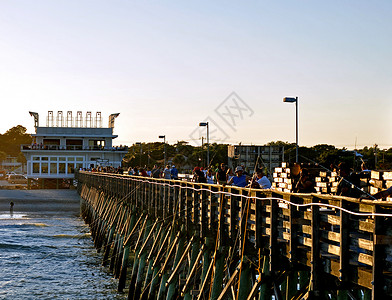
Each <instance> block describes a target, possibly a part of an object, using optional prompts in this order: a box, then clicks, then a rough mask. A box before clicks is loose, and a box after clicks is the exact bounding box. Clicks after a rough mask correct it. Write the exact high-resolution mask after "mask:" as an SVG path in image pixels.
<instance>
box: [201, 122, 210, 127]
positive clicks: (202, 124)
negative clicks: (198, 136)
mask: <svg viewBox="0 0 392 300" xmlns="http://www.w3.org/2000/svg"><path fill="white" fill-rule="evenodd" d="M199 126H208V122H201V123H199Z"/></svg>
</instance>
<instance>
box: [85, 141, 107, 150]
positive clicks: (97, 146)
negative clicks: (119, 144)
mask: <svg viewBox="0 0 392 300" xmlns="http://www.w3.org/2000/svg"><path fill="white" fill-rule="evenodd" d="M88 145H89V147H90V148H92V149H102V148H105V140H89V141H88Z"/></svg>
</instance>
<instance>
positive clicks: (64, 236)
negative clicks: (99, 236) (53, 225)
mask: <svg viewBox="0 0 392 300" xmlns="http://www.w3.org/2000/svg"><path fill="white" fill-rule="evenodd" d="M90 236H91V234H90V233H84V234H76V235H73V234H56V235H54V236H53V237H54V238H59V239H86V238H90Z"/></svg>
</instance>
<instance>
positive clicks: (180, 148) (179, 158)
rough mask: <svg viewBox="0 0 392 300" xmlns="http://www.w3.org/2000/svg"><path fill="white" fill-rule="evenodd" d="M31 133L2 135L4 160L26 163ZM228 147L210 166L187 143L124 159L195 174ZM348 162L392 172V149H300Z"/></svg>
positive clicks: (153, 146) (325, 160)
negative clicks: (24, 150) (171, 166)
mask: <svg viewBox="0 0 392 300" xmlns="http://www.w3.org/2000/svg"><path fill="white" fill-rule="evenodd" d="M26 131H27V129H26V128H25V127H23V126H22V125H17V126H15V127H12V128H10V129H9V130H7V131H6V132H5V133H4V134H0V160H1V161H3V160H4V159H6V158H7V157H8V156H10V157H16V158H17V159H18V161H19V162H25V161H26V159H25V157H24V156H23V154H22V153H21V151H20V149H21V147H20V146H21V145H22V144H31V142H32V140H33V139H32V136H31V135H30V134H28V133H26ZM227 146H228V145H227V144H216V143H212V144H210V162H209V163H208V162H207V161H206V157H207V147H206V145H204V146H192V145H190V144H189V143H188V142H186V141H178V142H176V143H174V144H164V143H163V142H152V143H137V144H133V145H132V146H130V147H129V148H128V149H129V150H128V153H127V154H126V155H125V157H124V159H123V166H124V167H130V166H131V167H135V166H139V167H140V166H142V167H144V166H147V167H150V168H152V167H153V166H154V164H159V165H161V166H163V164H164V162H165V152H166V163H170V164H174V165H176V166H177V168H178V169H179V170H181V171H186V170H191V169H192V168H193V167H195V166H200V167H206V166H208V165H210V166H213V167H216V166H217V165H218V164H220V163H222V162H223V163H227V161H228V156H227ZM267 146H284V149H285V150H284V154H285V161H288V162H294V161H295V143H288V142H283V141H276V142H270V143H268V144H267ZM343 161H344V162H346V163H347V164H349V165H350V166H352V168H353V169H354V170H356V171H357V170H359V169H360V167H361V164H362V163H365V164H366V167H367V168H368V169H372V170H377V169H378V170H390V169H392V148H389V149H380V148H378V146H377V145H374V146H372V147H364V148H362V149H356V150H354V151H353V150H348V149H347V148H345V147H343V148H336V147H335V146H333V145H327V144H319V145H315V146H312V147H304V146H301V147H299V162H303V163H312V162H313V163H318V164H321V165H323V166H325V167H330V166H331V165H336V164H338V163H340V162H343Z"/></svg>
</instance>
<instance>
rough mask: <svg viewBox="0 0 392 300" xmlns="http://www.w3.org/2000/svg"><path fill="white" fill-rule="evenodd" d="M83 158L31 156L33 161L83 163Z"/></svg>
mask: <svg viewBox="0 0 392 300" xmlns="http://www.w3.org/2000/svg"><path fill="white" fill-rule="evenodd" d="M83 159H84V158H83V157H72V156H68V157H64V156H60V157H57V156H42V157H41V156H33V161H83Z"/></svg>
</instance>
